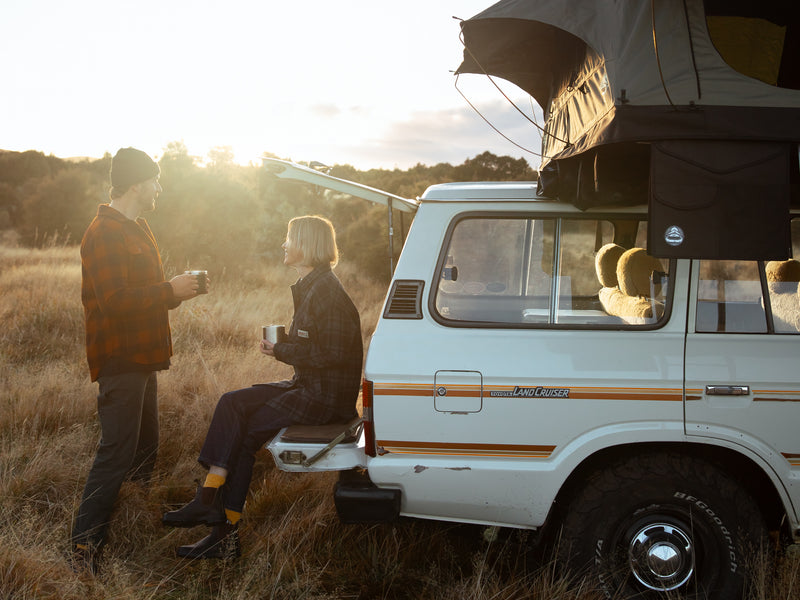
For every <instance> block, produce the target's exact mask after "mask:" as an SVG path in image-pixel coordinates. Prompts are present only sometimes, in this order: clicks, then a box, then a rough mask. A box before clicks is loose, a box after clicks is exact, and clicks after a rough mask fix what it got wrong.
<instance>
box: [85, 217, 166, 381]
mask: <svg viewBox="0 0 800 600" xmlns="http://www.w3.org/2000/svg"><path fill="white" fill-rule="evenodd" d="M81 273H82V282H81V300H82V302H83V308H84V315H85V317H86V357H87V359H88V361H89V371H90V374H91V378H92V381H96V380H97V378H98V377H99V376H100V374H101V371H102V370H104V369H106V370H108V369H109V368H110V365H113V367H111V368H114V369H116V370H120V369H125V368H132V369H133V370H159V369H163V368H167V367H169V358H170V356H172V338H171V336H170V330H169V316H168V312H167V311H168V309H170V308H175V307H176V306H178V305H179V304H180V301H178V300H176V299H175V296H174V295H173V293H172V286H171V285H170V284H169V282H167V281H164V270H163V267H162V265H161V256H160V254H159V252H158V245H157V244H156V240H155V238H154V237H153V233H152V232H151V231H150V227H148V225H147V221H145V220H144V219H142V218H139V219H137V220H136V221H132V220H130V219H128V218H126V217H125V216H124V215H123V214H122V213H120V212H119V211H117V210H115V209H113V208H111V207H110V206H109V205H108V204H101V205H100V206H99V207H98V210H97V216H96V217H95V218H94V220H93V221H92V223H91V224H90V225H89V227H88V229H87V230H86V233H85V234H84V236H83V241H82V242H81Z"/></svg>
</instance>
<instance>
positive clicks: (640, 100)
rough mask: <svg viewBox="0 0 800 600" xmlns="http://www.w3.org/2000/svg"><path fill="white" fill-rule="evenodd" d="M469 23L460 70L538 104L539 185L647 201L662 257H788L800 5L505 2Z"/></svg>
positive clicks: (653, 248) (580, 195) (558, 193)
mask: <svg viewBox="0 0 800 600" xmlns="http://www.w3.org/2000/svg"><path fill="white" fill-rule="evenodd" d="M461 27H462V34H463V39H464V44H465V49H464V61H463V63H462V64H461V66H460V67H459V68H458V71H457V73H459V74H461V73H477V74H489V75H493V76H497V77H501V78H503V79H506V80H508V81H511V82H513V83H515V84H516V85H517V86H519V87H520V88H522V89H523V90H525V91H527V92H528V93H530V94H531V96H533V98H534V99H535V100H536V101H537V102H538V103H539V105H540V106H541V107H542V109H543V112H544V115H545V123H544V133H543V135H542V163H541V165H540V174H539V188H540V189H539V191H540V193H542V194H544V195H546V196H550V197H557V198H559V199H561V200H563V201H566V202H571V203H573V204H575V205H577V206H579V207H581V208H588V207H592V206H611V205H617V206H619V205H625V204H641V203H645V202H649V204H650V232H649V233H650V236H649V237H650V244H649V245H650V252H651V253H653V254H656V255H658V256H663V257H670V256H683V257H688V256H691V257H707V258H729V259H733V258H740V259H745V258H747V259H764V260H766V259H771V258H786V257H787V255H788V253H789V252H790V249H789V230H788V219H787V218H786V217H787V213H788V207H789V202H790V197H791V196H792V193H793V191H792V190H794V194H795V198H794V200H795V201H796V195H797V194H796V192H797V178H798V175H797V172H798V154H797V143H798V141H800V3H798V2H797V1H796V0H780V1H778V0H761V1H759V2H753V1H752V0H750V1H748V2H743V1H740V0H706V1H705V2H704V1H703V0H651V1H644V0H639V1H625V2H620V1H616V0H502V1H501V2H498V3H496V4H494V5H493V6H491V7H489V8H487V9H486V10H484V11H483V12H481V13H479V14H478V15H476V16H474V17H472V18H471V19H468V20H466V21H464V22H463V23H462V25H461ZM754 224H758V226H757V227H754ZM668 232H669V235H667V233H668Z"/></svg>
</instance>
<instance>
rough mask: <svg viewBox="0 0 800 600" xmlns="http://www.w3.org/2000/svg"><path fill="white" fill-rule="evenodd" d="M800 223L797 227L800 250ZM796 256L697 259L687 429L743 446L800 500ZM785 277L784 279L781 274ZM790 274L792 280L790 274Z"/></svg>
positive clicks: (688, 362)
mask: <svg viewBox="0 0 800 600" xmlns="http://www.w3.org/2000/svg"><path fill="white" fill-rule="evenodd" d="M798 232H800V227H797V226H795V227H794V228H793V235H794V245H795V254H796V255H797V256H800V253H798V252H800V235H798ZM799 275H800V263H798V262H796V261H785V262H773V263H767V264H763V263H758V262H755V261H711V260H699V261H692V281H693V285H692V294H691V297H690V312H689V321H688V326H689V327H688V332H687V343H686V432H687V434H689V435H690V436H697V437H702V438H714V439H716V440H718V441H719V442H720V443H722V444H723V445H727V446H730V447H734V448H736V449H737V450H739V451H742V452H744V453H745V454H746V455H748V456H750V457H751V458H753V460H755V461H756V462H757V463H758V464H759V465H760V466H761V467H762V468H764V469H765V470H766V471H767V472H768V473H769V474H770V475H771V476H772V477H773V480H775V481H776V485H778V488H779V490H781V491H782V492H783V494H784V499H786V497H791V498H792V504H793V507H794V511H795V518H797V508H798V504H800V435H799V434H798V429H797V428H798V423H800V295H798V282H797V278H798V276H799ZM779 279H784V281H779ZM786 279H792V281H787V280H786Z"/></svg>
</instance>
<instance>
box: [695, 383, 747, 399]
mask: <svg viewBox="0 0 800 600" xmlns="http://www.w3.org/2000/svg"><path fill="white" fill-rule="evenodd" d="M749 393H750V386H749V385H707V386H706V396H747V395H748V394H749Z"/></svg>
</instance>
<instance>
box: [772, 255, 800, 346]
mask: <svg viewBox="0 0 800 600" xmlns="http://www.w3.org/2000/svg"><path fill="white" fill-rule="evenodd" d="M765 271H766V275H767V285H768V286H769V302H770V304H771V305H772V316H773V317H774V321H775V330H776V331H777V332H779V333H782V332H796V331H800V284H798V282H800V261H797V260H794V259H791V260H772V261H770V262H768V263H767V264H766V267H765Z"/></svg>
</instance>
